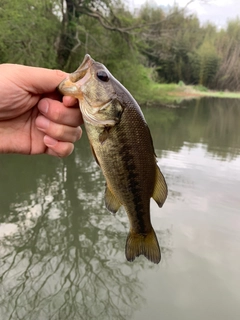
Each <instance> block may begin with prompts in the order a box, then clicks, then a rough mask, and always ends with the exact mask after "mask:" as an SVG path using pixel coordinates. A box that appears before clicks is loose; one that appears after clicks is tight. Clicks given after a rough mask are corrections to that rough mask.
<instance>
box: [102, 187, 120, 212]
mask: <svg viewBox="0 0 240 320" xmlns="http://www.w3.org/2000/svg"><path fill="white" fill-rule="evenodd" d="M105 205H106V208H107V209H108V210H109V211H110V212H111V213H116V212H117V211H118V209H119V208H120V207H121V203H120V202H119V201H118V199H117V198H116V197H115V196H114V194H113V193H112V192H111V191H110V190H109V188H108V186H106V190H105Z"/></svg>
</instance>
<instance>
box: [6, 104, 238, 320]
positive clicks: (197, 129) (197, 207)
mask: <svg viewBox="0 0 240 320" xmlns="http://www.w3.org/2000/svg"><path fill="white" fill-rule="evenodd" d="M144 113H145V116H146V119H147V121H148V123H149V126H150V129H151V131H152V135H153V140H154V145H155V149H156V153H157V156H158V159H159V165H160V167H161V169H162V171H163V173H164V175H165V177H166V180H167V183H168V186H169V196H168V199H167V201H166V203H165V205H164V207H163V208H162V209H159V208H158V207H157V205H156V204H155V203H154V202H152V203H151V211H152V221H153V225H154V228H155V230H156V232H157V236H158V238H159V242H160V245H161V247H162V253H163V254H162V261H161V263H160V264H159V265H154V264H151V263H150V262H148V261H147V260H146V259H144V258H143V257H140V258H139V259H137V260H135V262H134V263H128V262H126V260H125V255H124V247H125V240H126V236H127V232H128V221H127V218H126V215H125V213H124V212H123V211H121V212H120V213H119V214H117V216H116V217H114V216H111V215H110V214H109V213H108V212H107V211H106V210H105V208H104V202H103V192H104V185H105V183H104V180H103V177H102V175H101V173H100V171H99V169H98V168H97V165H96V164H95V163H94V161H93V158H92V156H91V152H90V150H89V146H88V142H87V139H86V135H84V137H83V138H82V140H81V141H80V142H79V143H78V145H77V146H76V151H75V153H74V154H73V155H72V156H71V157H69V158H67V159H64V160H60V159H55V158H51V157H48V156H35V157H25V156H17V155H1V156H0V166H1V170H0V256H1V259H0V319H4V320H9V319H24V320H30V319H31V320H49V319H52V320H78V319H84V320H88V319H103V320H105V319H126V320H127V319H134V320H137V319H138V320H143V319H144V320H145V319H148V318H149V319H151V320H158V319H161V320H188V319H189V320H193V319H194V320H203V319H204V320H213V319H217V320H226V319H229V320H238V319H239V316H240V290H239V283H240V101H239V100H238V101H237V100H218V99H202V100H201V101H194V102H184V103H183V104H182V107H181V108H176V109H174V108H172V109H167V108H161V109H159V108H154V109H152V108H148V109H144Z"/></svg>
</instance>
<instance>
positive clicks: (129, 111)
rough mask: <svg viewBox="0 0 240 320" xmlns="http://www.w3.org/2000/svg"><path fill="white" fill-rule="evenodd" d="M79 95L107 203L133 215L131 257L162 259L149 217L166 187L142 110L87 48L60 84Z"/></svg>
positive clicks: (127, 251)
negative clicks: (85, 52)
mask: <svg viewBox="0 0 240 320" xmlns="http://www.w3.org/2000/svg"><path fill="white" fill-rule="evenodd" d="M58 88H59V91H60V92H61V93H62V94H63V95H67V96H73V97H75V98H77V99H78V101H79V106H80V110H81V113H82V116H83V121H84V125H85V128H86V132H87V135H88V139H89V142H90V146H91V149H92V153H93V155H94V158H95V160H96V162H97V164H98V165H99V167H100V168H101V170H102V173H103V175H104V177H105V180H106V189H105V205H106V208H107V209H108V210H109V211H110V212H111V213H113V214H115V213H116V212H117V211H118V210H119V208H120V207H121V206H123V207H124V209H125V211H126V213H127V216H128V219H129V225H130V228H129V233H128V236H127V240H126V245H125V255H126V259H127V260H128V261H133V260H135V258H136V257H138V256H140V255H144V256H145V257H146V258H147V259H148V260H150V261H152V262H153V263H156V264H158V263H159V262H160V260H161V250H160V247H159V243H158V240H157V237H156V233H155V231H154V229H153V226H152V223H151V217H150V199H151V198H153V199H154V200H155V201H156V203H157V204H158V206H159V207H162V206H163V204H164V202H165V200H166V198H167V193H168V188H167V184H166V181H165V178H164V176H163V174H162V172H161V171H160V168H159V167H158V165H157V159H156V154H155V151H154V146H153V140H152V137H151V133H150V130H149V127H148V125H147V123H146V120H145V118H144V115H143V113H142V111H141V108H140V107H139V105H138V103H137V102H136V100H135V99H134V98H133V97H132V95H131V94H130V92H129V91H128V90H127V89H126V88H125V87H124V86H123V85H122V84H121V83H120V82H119V81H118V80H117V79H116V78H114V76H113V75H112V74H111V73H110V71H109V70H108V69H107V68H106V67H105V66H104V65H103V64H102V63H100V62H97V61H95V60H94V59H92V58H91V56H90V55H89V54H86V55H85V58H84V60H83V62H82V63H81V65H80V66H79V68H78V69H77V70H76V71H75V72H73V73H71V74H69V75H68V76H67V78H66V79H65V80H63V81H62V82H61V83H60V84H59V86H58Z"/></svg>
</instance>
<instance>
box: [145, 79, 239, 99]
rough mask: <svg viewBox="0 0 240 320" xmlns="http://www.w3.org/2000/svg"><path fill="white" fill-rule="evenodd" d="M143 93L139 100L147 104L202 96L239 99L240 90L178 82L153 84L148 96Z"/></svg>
mask: <svg viewBox="0 0 240 320" xmlns="http://www.w3.org/2000/svg"><path fill="white" fill-rule="evenodd" d="M145 94H146V93H145ZM145 94H144V95H143V96H142V97H140V101H141V100H142V101H143V102H144V103H147V104H148V103H149V104H152V103H153V104H155V103H162V104H173V103H180V102H181V101H183V100H189V99H199V98H202V97H215V98H228V99H240V92H229V91H213V90H208V89H207V88H205V87H203V86H201V85H197V86H190V85H185V84H183V83H181V82H180V83H179V84H165V83H164V84H154V85H153V86H151V89H150V92H148V93H147V94H146V95H148V98H147V97H146V95H145ZM149 97H151V101H149ZM144 100H145V101H144Z"/></svg>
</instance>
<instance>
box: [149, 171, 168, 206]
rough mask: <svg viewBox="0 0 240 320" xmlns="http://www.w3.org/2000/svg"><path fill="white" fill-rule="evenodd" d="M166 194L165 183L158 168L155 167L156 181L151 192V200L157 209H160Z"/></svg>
mask: <svg viewBox="0 0 240 320" xmlns="http://www.w3.org/2000/svg"><path fill="white" fill-rule="evenodd" d="M167 194H168V188H167V184H166V181H165V179H164V176H163V174H162V172H161V171H160V169H159V167H158V166H157V165H156V180H155V186H154V190H153V195H152V197H153V199H154V200H155V201H156V202H157V204H158V206H159V207H162V206H163V204H164V202H165V200H166V198H167Z"/></svg>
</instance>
